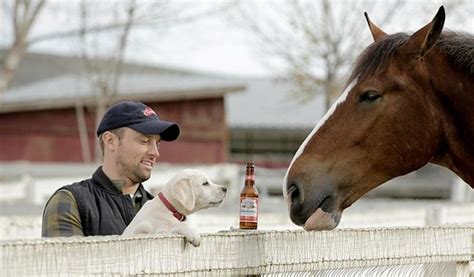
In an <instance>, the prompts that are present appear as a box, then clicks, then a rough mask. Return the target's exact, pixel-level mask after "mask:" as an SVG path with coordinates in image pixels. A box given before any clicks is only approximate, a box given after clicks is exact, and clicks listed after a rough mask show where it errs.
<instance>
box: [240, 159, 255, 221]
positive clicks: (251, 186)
mask: <svg viewBox="0 0 474 277" xmlns="http://www.w3.org/2000/svg"><path fill="white" fill-rule="evenodd" d="M257 222H258V191H257V188H256V187H255V164H254V163H247V166H246V172H245V183H244V188H243V189H242V191H241V192H240V229H253V230H256V229H257Z"/></svg>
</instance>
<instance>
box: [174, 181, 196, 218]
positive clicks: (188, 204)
mask: <svg viewBox="0 0 474 277" xmlns="http://www.w3.org/2000/svg"><path fill="white" fill-rule="evenodd" d="M171 196H172V197H173V198H174V199H176V201H178V202H179V203H180V204H181V205H183V206H184V208H185V209H186V210H188V211H191V210H192V209H194V204H195V203H196V197H195V195H194V190H193V187H192V184H191V181H190V180H189V178H186V177H184V178H181V179H179V180H178V181H177V182H176V183H174V184H173V185H172V186H171Z"/></svg>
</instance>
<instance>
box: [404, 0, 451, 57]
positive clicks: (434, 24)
mask: <svg viewBox="0 0 474 277" xmlns="http://www.w3.org/2000/svg"><path fill="white" fill-rule="evenodd" d="M445 18H446V14H445V12H444V7H443V6H441V7H440V8H439V10H438V12H437V13H436V15H435V17H434V18H433V20H432V21H431V22H430V23H428V24H426V25H425V26H424V27H423V28H421V29H420V30H418V31H416V32H415V33H414V34H413V35H412V36H411V37H410V38H409V39H408V41H407V43H406V44H405V45H404V46H403V51H404V52H405V53H407V54H417V55H419V56H420V57H423V56H424V55H426V53H428V51H429V50H430V49H431V48H432V47H433V46H434V45H435V44H436V41H437V40H438V38H439V35H440V34H441V31H442V30H443V26H444V19H445Z"/></svg>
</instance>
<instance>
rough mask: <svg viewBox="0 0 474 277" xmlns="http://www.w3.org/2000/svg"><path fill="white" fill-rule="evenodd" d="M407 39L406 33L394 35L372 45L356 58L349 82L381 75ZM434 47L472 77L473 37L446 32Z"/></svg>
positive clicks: (473, 70) (473, 59)
mask: <svg viewBox="0 0 474 277" xmlns="http://www.w3.org/2000/svg"><path fill="white" fill-rule="evenodd" d="M409 38H410V36H409V35H408V34H406V33H396V34H392V35H388V36H385V37H383V38H382V39H380V40H378V41H376V42H374V43H372V44H371V45H370V46H369V47H367V48H366V49H365V50H364V52H362V54H361V55H360V56H359V57H358V58H357V60H356V62H355V64H354V70H353V71H352V74H351V77H350V78H349V80H353V79H354V78H356V77H357V76H365V75H378V74H381V73H382V72H383V71H384V70H385V69H386V65H388V62H389V61H390V59H391V58H392V57H393V55H394V54H395V52H396V51H397V49H398V48H399V47H400V46H401V45H402V44H404V43H405V42H406V41H407V40H408V39H409ZM436 47H438V49H440V50H441V52H442V53H444V54H445V55H446V57H447V59H448V61H449V62H450V63H451V64H453V66H455V67H456V68H459V69H460V70H461V71H463V72H466V73H467V74H469V75H474V37H473V36H472V35H470V34H467V33H456V32H452V31H446V32H443V33H442V34H441V35H440V37H439V39H438V42H437V44H436Z"/></svg>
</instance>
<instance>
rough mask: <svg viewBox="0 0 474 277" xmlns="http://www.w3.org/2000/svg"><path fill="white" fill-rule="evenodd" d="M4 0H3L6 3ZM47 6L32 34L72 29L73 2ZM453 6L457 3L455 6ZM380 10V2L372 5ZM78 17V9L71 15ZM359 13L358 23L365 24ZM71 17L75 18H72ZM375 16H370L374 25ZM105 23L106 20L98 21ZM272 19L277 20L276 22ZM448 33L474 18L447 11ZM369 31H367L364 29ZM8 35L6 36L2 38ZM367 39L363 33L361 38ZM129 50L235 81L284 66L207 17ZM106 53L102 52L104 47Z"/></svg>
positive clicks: (422, 9)
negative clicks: (451, 13)
mask: <svg viewBox="0 0 474 277" xmlns="http://www.w3.org/2000/svg"><path fill="white" fill-rule="evenodd" d="M6 1H7V0H6ZM49 1H51V2H50V3H51V5H52V6H51V7H52V8H49V9H48V10H47V11H46V12H45V13H44V14H42V15H41V18H40V19H39V22H38V23H39V24H36V26H35V27H34V29H33V31H32V34H33V35H34V34H41V33H44V32H48V30H51V29H61V28H62V29H67V28H68V27H70V26H74V24H76V26H77V24H78V22H77V21H74V16H71V10H70V9H71V7H72V4H71V5H70V6H67V5H66V6H65V5H64V3H74V2H76V4H77V3H78V1H72V2H70V1H66V0H49ZM91 2H92V3H94V2H95V3H100V4H101V7H102V8H104V7H105V13H107V6H108V5H110V1H91ZM174 2H175V3H179V4H180V5H182V6H186V5H196V3H199V4H200V5H203V6H206V5H207V6H212V5H215V4H216V3H219V1H217V0H201V1H198V2H196V1H184V0H175V1H174ZM274 2H281V1H278V0H267V1H261V2H259V4H260V6H259V7H260V8H261V11H260V12H262V13H263V14H265V13H267V11H268V6H269V5H270V4H272V3H274ZM335 2H336V3H337V4H339V5H344V1H335ZM455 2H456V1H455ZM465 2H466V3H467V4H465V8H464V11H463V12H464V13H470V12H471V14H474V1H472V0H471V1H465ZM362 3H363V5H362V6H364V5H366V6H367V7H368V8H369V6H373V5H374V3H375V2H374V1H363V2H362ZM376 3H377V4H379V6H381V7H382V8H383V4H381V3H382V2H380V1H379V2H376ZM441 4H443V1H426V0H425V1H409V3H408V4H407V5H408V8H407V11H406V12H404V13H400V14H399V15H398V17H397V18H396V19H395V20H394V22H401V21H408V20H407V17H409V18H415V17H418V18H419V20H413V19H411V20H409V22H410V23H412V25H413V27H411V31H414V30H413V28H418V27H421V26H422V25H424V24H426V23H427V22H428V21H429V20H431V18H432V17H433V16H434V14H435V13H436V11H437V9H438V7H439V6H440V5H441ZM75 12H76V13H77V8H76V11H75ZM354 12H360V14H361V20H365V19H364V18H363V16H362V14H363V11H362V10H361V11H354ZM72 14H73V15H74V13H72ZM377 16H378V15H377V14H376V13H375V14H373V15H371V18H373V19H374V20H375V21H376V19H377ZM98 18H99V19H98V20H100V18H104V19H105V18H106V16H103V17H102V16H101V17H98ZM275 20H279V19H278V18H275ZM0 23H1V24H0V31H1V33H2V36H3V37H8V30H6V28H7V27H8V24H7V23H8V22H6V19H5V18H3V19H1V21H0ZM445 25H446V26H447V28H452V29H460V30H464V31H470V32H471V33H472V31H473V30H474V17H472V16H470V17H465V18H464V19H463V20H462V21H460V20H459V17H456V18H455V17H454V16H450V11H449V10H447V20H446V24H445ZM397 27H398V26H396V24H395V25H391V26H384V30H386V31H387V32H389V33H390V32H399V31H406V30H401V29H399V28H397ZM367 31H368V30H367ZM5 34H7V35H5ZM363 34H364V35H368V32H366V33H363ZM103 38H104V41H101V42H96V43H97V44H99V45H101V46H105V45H106V44H107V41H110V39H108V38H107V36H103ZM77 41H78V40H77V39H76V40H71V39H70V40H52V41H48V42H44V43H39V44H35V45H34V46H33V47H32V48H31V50H33V51H40V52H50V53H56V54H71V53H77V52H78V51H77ZM129 41H130V42H129V46H128V48H127V52H126V58H127V59H128V60H130V61H137V62H140V63H148V64H154V65H166V66H170V67H178V68H184V69H192V70H197V71H205V72H210V73H216V74H221V75H240V76H266V75H272V74H275V73H278V72H280V71H281V70H282V69H283V67H282V66H279V65H278V64H276V66H275V63H270V64H271V66H269V65H268V64H269V63H268V60H269V59H270V57H269V56H266V55H265V53H263V52H262V51H261V49H260V48H259V47H258V42H257V40H256V39H255V38H254V37H253V36H252V35H250V34H249V33H248V32H246V31H245V30H243V29H242V28H239V26H237V25H236V24H235V23H234V24H231V23H229V21H228V20H226V19H223V18H221V17H219V18H216V17H209V18H205V19H201V20H199V21H197V22H193V23H192V24H185V25H179V26H173V28H169V29H166V30H149V29H140V28H135V29H133V33H132V35H131V37H130V40H129ZM6 43H8V41H7V40H3V39H2V40H0V44H1V45H5V44H6ZM104 51H105V52H107V48H106V47H104Z"/></svg>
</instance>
